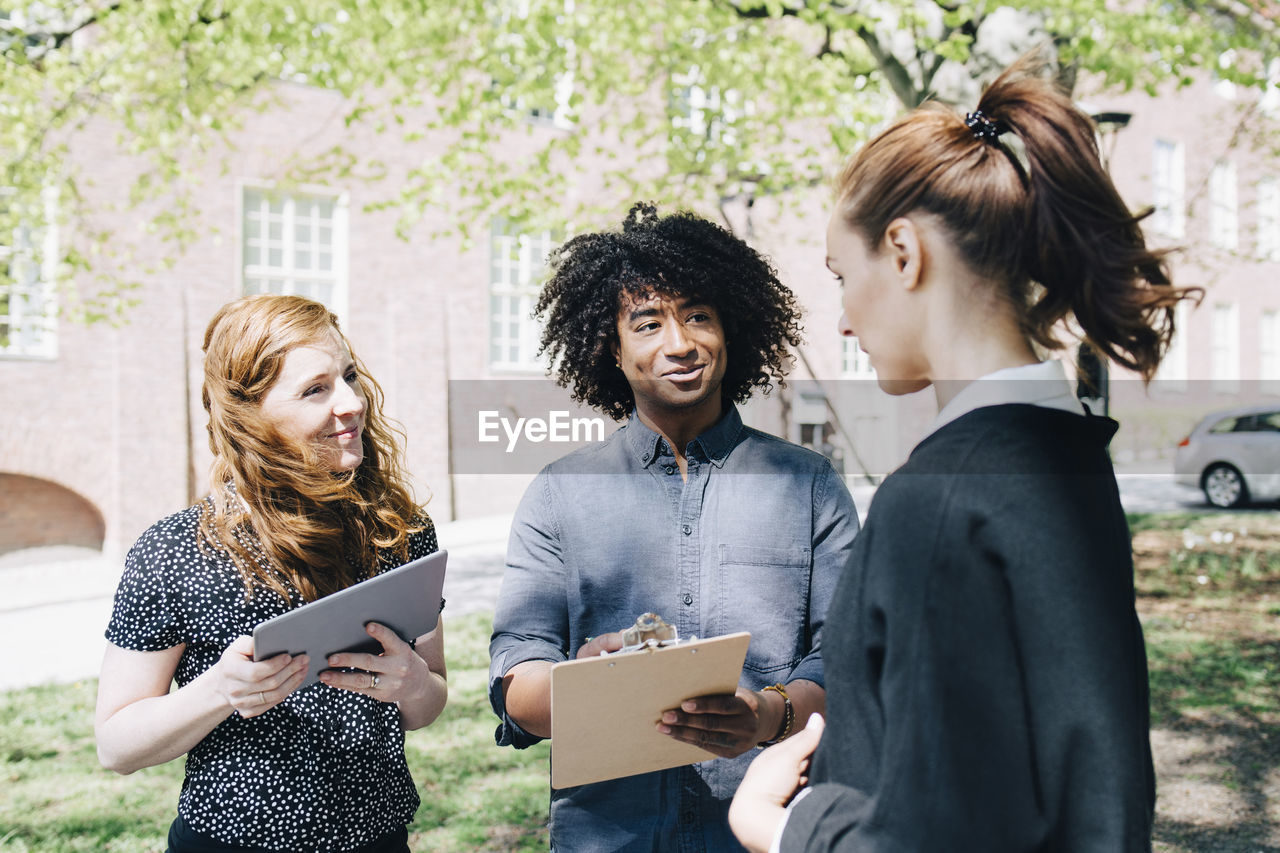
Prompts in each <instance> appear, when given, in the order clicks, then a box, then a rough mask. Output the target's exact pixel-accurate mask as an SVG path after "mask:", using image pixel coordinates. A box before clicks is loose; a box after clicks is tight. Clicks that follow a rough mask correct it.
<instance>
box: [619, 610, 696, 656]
mask: <svg viewBox="0 0 1280 853" xmlns="http://www.w3.org/2000/svg"><path fill="white" fill-rule="evenodd" d="M694 639H695V640H696V639H697V637H694ZM679 642H680V632H679V631H677V630H676V626H675V625H670V624H668V623H667V621H666V620H665V619H663V618H662V617H661V616H659V615H658V614H657V613H642V614H640V618H638V619H636V624H634V625H632V626H631V627H630V628H627V629H626V630H625V631H623V632H622V648H620V649H618V651H616V652H614V654H621V653H623V652H638V651H640V650H641V649H657V648H662V647H663V646H674V645H677V644H678V643H679Z"/></svg>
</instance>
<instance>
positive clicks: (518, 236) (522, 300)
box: [489, 220, 554, 370]
mask: <svg viewBox="0 0 1280 853" xmlns="http://www.w3.org/2000/svg"><path fill="white" fill-rule="evenodd" d="M553 246H554V240H553V236H552V234H551V232H550V231H541V232H523V231H520V230H519V229H517V228H515V227H513V226H511V225H510V223H507V222H505V221H504V220H497V221H495V222H494V223H493V226H492V228H491V229H490V234H489V366H490V367H493V368H497V369H500V370H542V369H544V368H545V367H546V363H545V361H543V360H542V359H540V358H538V344H539V339H540V338H541V336H542V326H541V324H539V323H538V321H537V320H536V319H534V317H533V306H534V304H535V303H536V302H537V301H538V289H539V288H540V287H541V286H542V280H543V277H544V276H545V275H546V264H547V256H548V255H550V254H551V249H552V247H553Z"/></svg>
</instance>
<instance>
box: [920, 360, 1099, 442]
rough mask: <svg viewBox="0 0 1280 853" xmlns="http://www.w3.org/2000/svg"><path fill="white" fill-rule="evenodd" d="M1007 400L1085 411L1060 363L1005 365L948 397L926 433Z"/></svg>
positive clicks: (1081, 412)
mask: <svg viewBox="0 0 1280 853" xmlns="http://www.w3.org/2000/svg"><path fill="white" fill-rule="evenodd" d="M1007 403H1023V404H1025V405H1029V406H1042V407H1044V408H1046V409H1061V410H1062V411H1064V412H1071V413H1072V414H1076V415H1083V414H1084V413H1085V412H1084V405H1083V404H1082V403H1081V402H1080V401H1079V400H1078V399H1077V398H1076V395H1075V394H1074V393H1073V392H1072V389H1071V383H1070V382H1068V381H1067V373H1066V371H1065V370H1064V369H1063V367H1062V362H1060V361H1057V360H1050V361H1042V362H1039V363H1038V364H1024V365H1020V366H1018V367H1006V368H1004V369H1003V370H997V371H995V372H994V373H988V374H987V375H986V376H983V377H981V378H979V379H975V380H974V381H972V382H970V383H969V384H968V385H966V386H965V387H964V388H963V389H962V390H961V391H960V393H958V394H956V395H955V396H954V397H952V398H951V402H949V403H947V405H945V406H943V407H942V411H940V412H938V416H937V417H936V418H934V420H933V423H932V424H931V425H930V426H929V431H928V433H927V434H928V435H932V434H933V433H935V432H937V431H938V430H940V429H941V428H942V427H944V426H946V425H947V424H949V423H951V422H952V421H954V420H957V419H959V418H960V417H962V416H963V415H967V414H969V412H972V411H973V410H975V409H982V408H985V407H987V406H1000V405H1005V404H1007Z"/></svg>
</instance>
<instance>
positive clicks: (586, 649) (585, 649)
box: [577, 631, 622, 660]
mask: <svg viewBox="0 0 1280 853" xmlns="http://www.w3.org/2000/svg"><path fill="white" fill-rule="evenodd" d="M620 648H622V632H621V631H610V632H609V633H608V634H601V635H600V636H599V637H592V638H591V639H589V640H587V641H586V642H585V643H583V644H582V648H580V649H578V654H577V658H578V659H579V660H581V659H582V658H594V657H599V656H600V653H601V652H616V651H617V650H618V649H620Z"/></svg>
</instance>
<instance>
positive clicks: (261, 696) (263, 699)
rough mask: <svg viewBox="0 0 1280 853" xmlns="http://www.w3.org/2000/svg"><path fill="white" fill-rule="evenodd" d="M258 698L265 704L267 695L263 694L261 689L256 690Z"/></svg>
mask: <svg viewBox="0 0 1280 853" xmlns="http://www.w3.org/2000/svg"><path fill="white" fill-rule="evenodd" d="M258 699H259V700H260V701H261V703H262V704H263V705H265V704H267V697H266V696H265V695H263V693H262V691H261V690H259V691H258Z"/></svg>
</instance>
